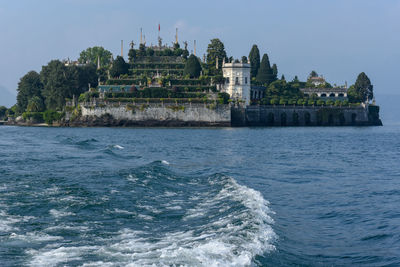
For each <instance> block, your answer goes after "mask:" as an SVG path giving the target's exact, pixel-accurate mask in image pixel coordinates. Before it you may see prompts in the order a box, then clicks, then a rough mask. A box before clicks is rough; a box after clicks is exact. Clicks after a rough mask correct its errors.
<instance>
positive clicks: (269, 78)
mask: <svg viewBox="0 0 400 267" xmlns="http://www.w3.org/2000/svg"><path fill="white" fill-rule="evenodd" d="M257 81H258V82H259V83H261V84H265V85H266V86H268V85H269V84H270V83H271V82H273V81H274V74H273V72H272V68H271V65H270V64H269V59H268V55H267V54H264V55H263V58H262V60H261V64H260V69H259V70H258V73H257Z"/></svg>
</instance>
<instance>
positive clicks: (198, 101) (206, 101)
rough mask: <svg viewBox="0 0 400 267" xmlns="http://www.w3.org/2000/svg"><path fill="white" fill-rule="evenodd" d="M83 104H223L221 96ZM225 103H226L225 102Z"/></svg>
mask: <svg viewBox="0 0 400 267" xmlns="http://www.w3.org/2000/svg"><path fill="white" fill-rule="evenodd" d="M80 102H81V103H83V105H86V106H88V105H90V104H91V103H95V104H96V105H99V104H104V105H105V106H106V105H108V104H110V103H119V104H122V103H132V104H137V103H147V104H149V103H160V104H163V103H175V104H189V105H190V104H224V103H223V102H224V100H223V99H222V98H218V99H217V100H210V99H204V98H125V97H119V98H108V99H105V100H100V101H99V100H94V101H89V100H88V101H80ZM225 104H226V103H225Z"/></svg>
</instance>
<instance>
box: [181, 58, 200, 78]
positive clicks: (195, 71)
mask: <svg viewBox="0 0 400 267" xmlns="http://www.w3.org/2000/svg"><path fill="white" fill-rule="evenodd" d="M200 72H201V65H200V62H199V59H198V58H197V57H196V56H195V55H190V57H189V58H188V59H187V61H186V64H185V70H184V72H183V73H184V75H189V77H190V78H198V77H199V76H200Z"/></svg>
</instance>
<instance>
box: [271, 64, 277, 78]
mask: <svg viewBox="0 0 400 267" xmlns="http://www.w3.org/2000/svg"><path fill="white" fill-rule="evenodd" d="M272 74H274V80H277V79H278V66H276V64H274V65H272Z"/></svg>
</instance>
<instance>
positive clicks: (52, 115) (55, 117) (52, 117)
mask: <svg viewBox="0 0 400 267" xmlns="http://www.w3.org/2000/svg"><path fill="white" fill-rule="evenodd" d="M63 117H64V113H61V112H57V111H55V110H51V109H48V110H46V111H45V112H43V119H44V121H45V122H46V123H47V124H49V125H50V124H53V121H59V120H61V119H62V118H63Z"/></svg>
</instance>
